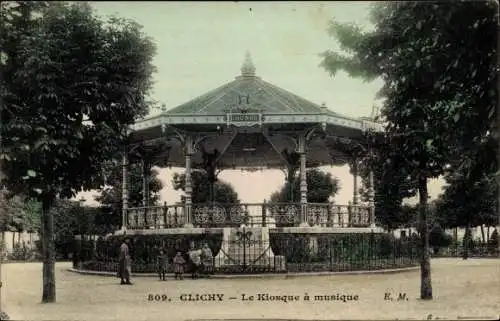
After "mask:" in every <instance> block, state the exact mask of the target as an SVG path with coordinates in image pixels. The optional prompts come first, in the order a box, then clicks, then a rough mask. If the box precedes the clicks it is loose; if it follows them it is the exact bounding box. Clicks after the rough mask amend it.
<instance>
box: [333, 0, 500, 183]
mask: <svg viewBox="0 0 500 321" xmlns="http://www.w3.org/2000/svg"><path fill="white" fill-rule="evenodd" d="M496 11H497V10H496V4H495V2H493V1H483V2H480V3H478V2H469V1H459V2H443V3H433V4H432V5H429V4H428V3H419V2H398V3H386V2H381V3H378V4H376V5H375V6H374V9H373V10H372V22H373V23H374V24H375V29H374V30H373V31H363V30H361V29H360V28H358V27H352V26H345V25H342V24H339V23H336V22H333V23H332V25H331V28H330V33H331V34H332V35H334V37H335V38H336V39H337V40H338V42H339V43H340V45H341V48H342V50H343V51H344V53H342V54H340V53H332V52H326V53H324V55H323V66H324V67H325V68H326V69H327V70H328V71H329V72H330V73H331V74H332V75H335V74H336V73H337V72H338V71H339V70H345V71H347V72H348V73H350V74H351V75H352V76H354V77H362V78H364V79H365V80H372V79H375V78H377V77H380V78H381V79H382V80H383V81H384V86H383V88H382V90H381V92H380V96H381V97H383V98H385V101H384V108H383V109H382V115H383V118H384V120H385V121H386V122H387V123H388V125H387V129H388V132H389V133H390V134H393V135H391V139H390V142H391V143H392V144H393V148H394V149H395V150H397V151H398V153H400V154H401V155H404V156H405V157H404V158H405V159H406V160H407V162H406V163H408V164H409V165H410V166H405V167H408V169H409V172H408V174H411V173H412V172H413V170H412V169H415V168H417V169H418V172H419V173H421V172H425V174H426V175H425V176H426V177H434V176H436V175H439V174H441V173H442V167H443V165H444V163H446V157H443V156H449V158H453V159H457V164H456V166H465V167H468V168H471V167H474V168H476V169H478V168H479V167H483V168H484V167H485V166H486V165H488V166H495V165H494V163H496V162H495V160H494V158H492V157H483V158H484V159H483V160H482V161H481V163H482V166H473V164H472V163H473V162H472V161H471V160H473V159H476V160H477V159H478V158H479V155H481V154H484V153H485V152H486V150H487V149H485V148H482V146H483V145H484V144H489V145H490V146H493V145H497V144H494V143H491V140H492V139H493V138H492V137H491V135H490V134H489V133H490V132H493V130H492V129H493V128H494V120H495V117H494V115H495V113H494V110H495V107H496V97H497V88H496V82H495V79H496V68H495V64H496V47H497V45H496V43H497V32H496V29H497V27H496V21H497V12H496ZM458 23H459V27H457V24H458ZM486 120H488V121H486ZM394 134H397V135H394ZM488 142H489V143H488ZM490 150H491V149H490ZM490 156H491V154H490ZM424 163H425V164H424ZM420 167H421V168H420Z"/></svg>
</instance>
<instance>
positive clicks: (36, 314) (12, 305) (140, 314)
mask: <svg viewBox="0 0 500 321" xmlns="http://www.w3.org/2000/svg"><path fill="white" fill-rule="evenodd" d="M69 267H70V264H69V263H60V264H57V266H56V279H57V303H55V304H41V303H39V302H40V299H41V291H42V265H41V264H40V263H19V264H17V263H13V264H6V265H4V267H3V275H2V280H3V282H4V287H3V289H2V290H3V293H2V301H3V302H2V303H3V304H2V309H3V310H5V311H6V312H7V313H8V314H9V316H10V317H11V319H13V320H89V321H90V320H137V321H140V320H169V321H170V320H173V321H175V320H220V319H225V320H243V319H245V320H252V319H266V320H270V319H281V320H293V319H295V320H297V319H303V320H333V319H337V320H338V319H343V320H345V319H350V320H352V319H365V320H366V319H372V320H373V319H386V320H387V319H396V318H398V319H410V318H412V319H420V320H422V319H426V318H427V317H428V316H429V315H432V318H433V319H436V318H439V319H447V320H450V319H451V320H453V319H457V317H459V316H461V317H475V319H478V318H480V317H483V318H486V317H489V318H495V317H496V318H497V319H498V316H499V313H500V290H499V289H500V260H499V259H470V260H467V261H463V260H460V259H434V260H432V269H433V270H432V278H433V282H432V283H433V289H434V300H432V301H421V300H419V299H418V296H419V286H420V285H419V284H420V274H419V272H418V271H412V272H403V273H397V274H378V275H333V276H301V277H295V278H287V279H279V278H269V279H266V278H256V279H242V278H237V279H203V280H190V279H185V280H183V281H175V280H171V279H170V280H167V281H166V282H160V281H158V280H156V279H155V278H151V277H138V278H135V279H134V280H133V281H134V283H135V284H134V285H132V286H120V285H118V282H117V281H118V280H117V279H116V278H113V277H105V276H92V275H80V274H76V273H73V272H70V271H67V269H68V268H69ZM306 293H307V295H309V297H310V300H308V301H307V300H304V295H305V294H306ZM386 293H390V297H391V298H393V300H385V299H384V297H385V296H386ZM399 293H401V294H403V293H405V294H406V297H404V296H401V298H400V300H398V296H399ZM149 294H152V295H153V297H152V298H153V301H149V300H148V295H149ZM190 294H191V299H192V300H196V294H199V295H201V294H212V295H211V296H208V295H205V296H201V297H198V299H207V298H208V299H215V300H216V301H201V300H200V301H187V300H186V299H189V295H190ZM259 294H261V295H260V297H259ZM265 294H268V295H269V297H266V296H265ZM154 295H157V297H156V299H159V301H155V300H154V299H155V297H154ZM162 295H163V297H162ZM217 295H219V296H220V295H223V296H222V297H220V299H219V296H217ZM243 295H244V298H245V299H248V300H245V301H242V298H243ZM342 295H345V297H342ZM251 296H253V300H251V299H250V297H251ZM283 296H285V297H283ZM231 297H235V299H231ZM271 298H272V299H273V300H270V299H271ZM343 298H344V299H345V301H346V302H343V301H342V299H343ZM259 299H260V300H259ZM266 299H267V300H266ZM349 299H350V300H349ZM220 300H222V301H220Z"/></svg>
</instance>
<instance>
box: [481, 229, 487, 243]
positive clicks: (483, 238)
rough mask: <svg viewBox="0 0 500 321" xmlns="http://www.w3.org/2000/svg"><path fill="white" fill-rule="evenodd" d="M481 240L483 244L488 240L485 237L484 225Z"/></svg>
mask: <svg viewBox="0 0 500 321" xmlns="http://www.w3.org/2000/svg"><path fill="white" fill-rule="evenodd" d="M481 240H482V243H483V244H485V243H486V238H485V236H484V225H481Z"/></svg>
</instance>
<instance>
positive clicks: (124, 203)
mask: <svg viewBox="0 0 500 321" xmlns="http://www.w3.org/2000/svg"><path fill="white" fill-rule="evenodd" d="M122 171H123V176H122V230H123V231H125V230H126V229H127V222H128V213H127V212H128V155H127V151H125V153H124V155H123V160H122Z"/></svg>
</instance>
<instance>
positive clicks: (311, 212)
mask: <svg viewBox="0 0 500 321" xmlns="http://www.w3.org/2000/svg"><path fill="white" fill-rule="evenodd" d="M307 220H308V222H309V224H310V225H311V226H327V225H328V204H308V205H307Z"/></svg>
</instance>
